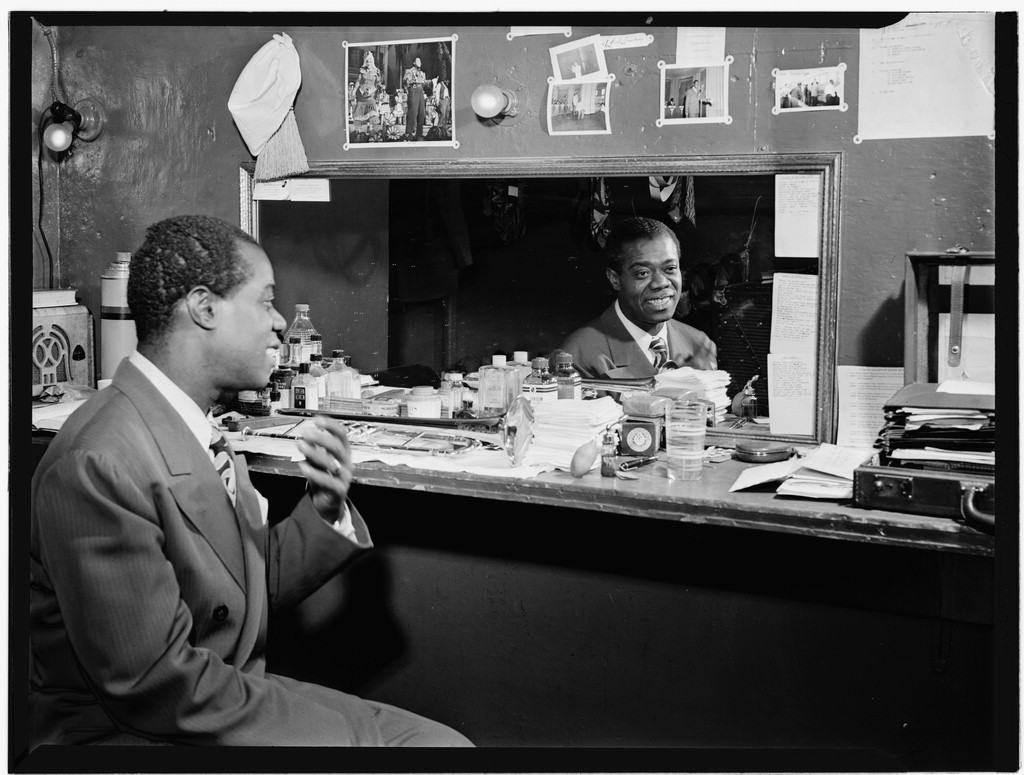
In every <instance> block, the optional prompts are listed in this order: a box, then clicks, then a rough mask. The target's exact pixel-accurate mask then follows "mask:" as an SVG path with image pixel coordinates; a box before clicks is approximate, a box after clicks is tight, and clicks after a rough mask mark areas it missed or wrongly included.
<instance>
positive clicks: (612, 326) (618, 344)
mask: <svg viewBox="0 0 1024 775" xmlns="http://www.w3.org/2000/svg"><path fill="white" fill-rule="evenodd" d="M601 325H602V327H603V328H604V330H605V334H606V336H607V338H608V352H609V354H610V355H611V358H612V362H613V363H614V364H615V366H616V369H617V370H618V371H622V370H628V372H629V376H631V377H653V376H654V375H655V374H657V372H656V371H655V370H654V365H653V364H652V363H651V362H650V361H649V360H647V355H646V354H645V353H644V352H643V351H642V350H641V349H640V345H638V344H637V343H636V339H634V338H633V335H632V334H630V333H629V331H627V330H626V327H625V326H624V325H623V324H622V321H621V320H619V313H617V312H616V311H615V304H614V303H612V304H611V305H610V306H609V307H608V309H606V310H605V311H604V314H602V315H601ZM616 376H622V377H624V376H626V374H625V373H620V374H616Z"/></svg>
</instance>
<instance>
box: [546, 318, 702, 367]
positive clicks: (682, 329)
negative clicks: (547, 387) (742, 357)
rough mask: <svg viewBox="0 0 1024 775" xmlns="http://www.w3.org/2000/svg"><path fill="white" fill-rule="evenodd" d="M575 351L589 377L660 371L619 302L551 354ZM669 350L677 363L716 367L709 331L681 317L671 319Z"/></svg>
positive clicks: (575, 361)
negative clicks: (625, 322) (625, 320)
mask: <svg viewBox="0 0 1024 775" xmlns="http://www.w3.org/2000/svg"><path fill="white" fill-rule="evenodd" d="M559 351H562V352H567V353H570V354H571V355H572V364H573V366H575V367H576V370H577V371H578V372H579V373H580V376H581V377H584V378H585V379H604V378H612V379H627V378H639V377H653V376H654V375H655V374H657V372H656V371H655V369H654V366H653V364H651V362H650V361H649V360H648V359H647V356H646V355H645V354H644V353H643V352H641V351H640V345H638V344H637V343H636V340H635V339H634V338H633V336H632V335H631V334H630V333H629V331H627V330H626V327H625V326H624V325H622V321H621V320H619V315H618V313H617V312H616V311H615V302H612V303H611V305H609V307H608V308H607V309H606V310H605V311H604V312H602V313H601V316H600V317H597V318H594V319H593V320H591V321H590V322H589V323H587V324H586V325H584V326H582V327H581V328H578V329H576V330H575V331H573V332H572V333H571V334H569V336H567V337H566V338H565V341H564V342H562V344H561V345H560V346H559V348H558V349H557V350H555V351H554V352H553V353H552V354H551V365H552V367H554V364H555V361H554V356H555V355H556V354H557V353H558V352H559ZM668 354H669V358H670V359H672V360H673V361H675V363H676V365H677V366H691V367H693V368H695V369H713V368H716V366H715V365H714V363H715V358H716V355H717V348H716V347H715V343H714V342H712V341H711V340H710V339H709V338H708V336H707V334H705V333H704V332H703V331H700V330H698V329H696V328H694V327H693V326H688V325H687V324H686V323H682V322H680V321H678V320H670V321H668Z"/></svg>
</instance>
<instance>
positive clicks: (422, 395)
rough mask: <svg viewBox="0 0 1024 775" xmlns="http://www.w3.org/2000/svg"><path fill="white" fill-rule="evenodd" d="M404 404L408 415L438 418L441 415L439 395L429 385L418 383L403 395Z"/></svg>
mask: <svg viewBox="0 0 1024 775" xmlns="http://www.w3.org/2000/svg"><path fill="white" fill-rule="evenodd" d="M405 406H406V409H407V410H408V413H409V415H408V416H409V417H422V418H433V419H439V418H440V417H441V397H440V396H439V395H438V394H437V391H436V390H434V388H432V387H430V386H429V385H418V386H416V387H414V388H413V389H412V391H411V392H410V393H409V395H407V396H406V397H405Z"/></svg>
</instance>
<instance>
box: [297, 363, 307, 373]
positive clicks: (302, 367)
mask: <svg viewBox="0 0 1024 775" xmlns="http://www.w3.org/2000/svg"><path fill="white" fill-rule="evenodd" d="M299 374H309V361H303V362H302V363H300V364H299Z"/></svg>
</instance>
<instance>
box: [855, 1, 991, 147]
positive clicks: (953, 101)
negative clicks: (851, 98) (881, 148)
mask: <svg viewBox="0 0 1024 775" xmlns="http://www.w3.org/2000/svg"><path fill="white" fill-rule="evenodd" d="M994 80H995V14H992V13H912V14H910V15H909V16H908V17H907V18H906V19H904V20H902V21H901V22H900V23H899V24H894V25H892V26H889V27H883V28H881V29H864V30H861V33H860V78H859V87H858V89H859V93H858V107H857V122H858V126H857V135H856V136H855V137H854V142H860V141H862V140H873V139H879V138H903V137H956V136H971V135H987V136H990V137H992V136H994V130H995V90H994V86H993V84H994Z"/></svg>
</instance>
